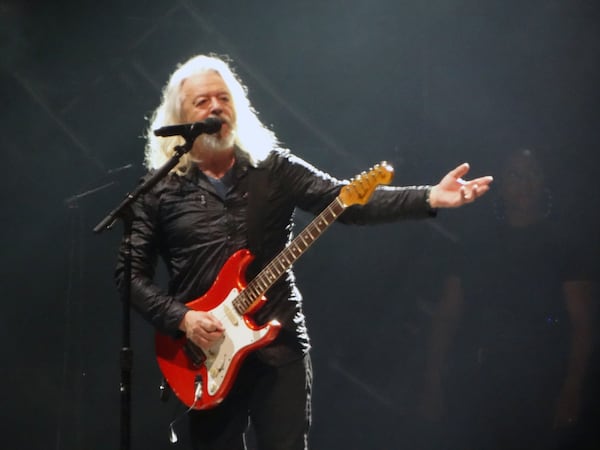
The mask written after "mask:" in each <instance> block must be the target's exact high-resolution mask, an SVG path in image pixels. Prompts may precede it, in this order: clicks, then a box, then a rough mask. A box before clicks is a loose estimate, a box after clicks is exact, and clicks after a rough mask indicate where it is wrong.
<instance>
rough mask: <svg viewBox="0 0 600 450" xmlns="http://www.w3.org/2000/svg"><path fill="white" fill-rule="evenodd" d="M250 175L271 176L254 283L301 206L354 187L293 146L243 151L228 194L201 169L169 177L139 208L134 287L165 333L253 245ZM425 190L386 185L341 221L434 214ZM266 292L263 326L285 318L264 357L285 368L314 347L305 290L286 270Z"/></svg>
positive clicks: (137, 304) (317, 208)
mask: <svg viewBox="0 0 600 450" xmlns="http://www.w3.org/2000/svg"><path fill="white" fill-rule="evenodd" d="M250 171H260V172H262V175H263V176H264V177H266V190H265V192H263V194H264V195H265V197H266V198H262V199H260V200H261V201H260V203H259V204H260V206H259V208H260V212H259V214H257V215H255V216H256V217H258V218H259V220H258V221H257V224H256V225H255V226H256V228H257V230H258V233H257V240H256V243H255V244H254V245H253V246H252V247H253V248H250V250H251V251H252V253H253V254H254V255H255V260H254V261H253V263H252V264H251V265H250V266H249V268H248V271H247V273H246V278H247V280H251V279H252V278H253V277H254V276H255V275H256V274H257V273H258V272H259V271H260V269H262V268H263V267H264V266H265V265H267V264H268V263H269V262H270V261H271V259H272V258H273V257H275V256H276V255H277V254H278V253H279V252H280V251H281V250H282V249H283V248H284V247H285V246H286V244H287V243H288V242H289V241H290V239H291V236H292V228H293V214H294V210H295V208H296V207H298V208H301V209H303V210H305V211H309V212H311V213H313V214H318V213H320V212H321V211H322V210H323V209H324V208H325V207H327V205H329V203H331V202H332V201H333V200H334V199H335V197H336V196H337V195H338V193H339V190H340V188H341V187H342V186H343V185H344V184H345V183H344V182H342V181H339V180H336V179H334V178H332V177H331V176H329V175H327V174H325V173H323V172H321V171H319V170H317V169H315V168H314V167H312V166H311V165H309V164H308V163H306V162H304V161H303V160H301V159H299V158H297V157H295V156H293V155H292V154H290V153H289V152H288V151H284V150H276V151H273V152H271V154H270V156H269V157H268V158H267V159H266V160H264V161H262V162H261V163H259V164H258V165H257V166H254V165H252V164H251V163H250V161H249V159H248V158H247V156H246V155H245V154H244V153H243V152H241V151H239V150H237V151H236V162H235V164H234V166H233V167H232V169H231V170H230V172H228V174H227V175H226V178H225V180H224V181H225V183H224V185H223V186H221V187H223V188H225V189H223V190H222V192H221V195H219V192H217V190H216V189H215V185H214V183H213V182H211V181H210V180H209V179H208V178H207V177H206V175H204V174H203V173H202V172H201V171H200V170H198V169H197V168H196V167H193V168H192V169H191V170H190V171H189V172H188V173H187V174H186V175H184V176H179V175H177V174H170V175H169V176H167V177H166V178H165V179H163V180H161V181H160V182H159V183H158V184H157V185H156V186H155V187H154V188H153V189H152V190H151V191H150V192H149V193H147V194H146V195H144V196H143V197H142V198H141V199H140V200H139V201H138V202H137V203H136V204H135V205H134V220H133V226H132V247H133V250H132V291H131V297H132V298H131V302H132V305H133V307H134V308H135V309H136V310H137V311H138V312H140V313H141V314H142V315H143V316H144V317H145V318H146V319H148V320H149V321H150V322H151V323H153V324H154V326H155V327H156V328H157V329H158V330H159V331H160V332H164V333H168V334H171V335H173V336H177V335H178V334H179V331H178V325H179V323H180V322H181V320H182V319H183V316H184V315H185V313H186V312H187V311H188V308H187V306H186V305H185V303H186V302H189V301H191V300H194V299H196V298H198V297H200V296H202V295H203V294H204V293H206V292H207V291H208V290H209V288H210V287H211V285H212V284H213V282H214V281H215V279H216V277H217V275H218V274H219V271H220V270H221V268H222V267H223V265H224V263H225V262H226V261H227V259H228V258H229V257H230V256H231V255H232V254H233V253H235V252H236V251H237V250H239V249H242V248H247V247H248V222H247V219H248V204H249V196H251V195H253V190H252V188H251V187H250V186H249V178H250V177H249V172H250ZM425 188H426V187H425V186H421V187H383V188H378V189H377V190H376V191H375V193H374V194H373V196H372V198H371V200H370V201H369V203H368V204H367V205H364V206H351V207H349V208H348V209H347V210H346V211H345V212H344V214H342V215H341V216H340V218H339V221H340V222H343V223H355V224H367V223H384V222H391V221H394V220H398V219H403V218H425V217H430V216H433V215H434V213H435V211H434V210H432V209H431V208H429V206H428V204H427V203H426V201H425ZM223 194H224V196H223ZM253 204H257V203H253ZM123 254H124V253H123V246H122V247H121V251H120V255H119V263H118V265H117V272H116V275H117V281H118V283H119V284H120V281H121V278H122V277H121V275H122V261H123ZM159 257H161V258H162V259H163V260H164V262H165V265H166V268H167V271H168V274H169V279H170V281H169V287H168V290H167V292H165V291H164V290H163V289H161V288H160V287H159V286H157V285H156V284H155V283H154V276H155V270H156V264H157V261H158V258H159ZM266 296H267V298H268V301H267V302H266V303H265V305H264V306H263V307H262V308H261V309H260V310H259V311H258V312H257V313H256V314H255V316H254V319H255V320H256V322H257V323H259V324H262V323H265V322H266V321H268V320H271V319H277V320H279V322H281V323H282V330H281V332H280V334H279V335H278V337H277V339H276V340H275V341H274V342H273V343H271V344H270V345H269V346H267V347H265V348H263V349H261V350H259V351H258V353H259V356H260V357H261V358H262V359H263V360H265V361H267V362H270V363H272V364H283V363H285V362H287V361H290V360H293V359H296V358H298V357H300V356H301V355H303V354H304V353H306V352H307V351H308V349H309V348H310V344H309V339H308V335H307V333H306V325H305V320H304V315H303V312H302V296H301V294H300V292H299V291H298V289H297V288H296V285H295V283H294V276H293V273H292V271H291V270H288V271H287V272H286V273H284V275H283V276H282V277H281V278H280V279H279V280H278V281H277V282H276V283H275V284H274V285H273V286H272V287H271V288H270V289H269V290H268V292H267V294H266Z"/></svg>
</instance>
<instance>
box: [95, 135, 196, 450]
mask: <svg viewBox="0 0 600 450" xmlns="http://www.w3.org/2000/svg"><path fill="white" fill-rule="evenodd" d="M196 137H197V136H193V137H192V136H184V139H185V144H183V145H177V146H175V147H174V151H175V153H174V154H173V156H172V157H171V159H169V160H168V161H167V162H166V163H165V164H164V165H163V166H162V167H161V168H159V169H158V170H157V171H156V172H155V173H154V174H153V175H152V176H151V177H150V178H148V179H147V180H146V181H144V182H143V183H142V184H140V185H139V186H138V187H137V188H136V189H135V190H134V191H133V192H131V193H128V194H127V195H126V196H125V199H124V200H123V201H122V202H121V204H119V205H118V206H117V207H116V208H115V209H113V210H112V211H111V212H110V213H109V214H108V215H107V216H106V217H105V218H104V219H102V220H101V221H100V222H99V223H98V225H96V226H95V227H94V233H101V232H103V231H106V230H110V229H111V228H112V227H113V225H114V224H115V222H116V221H117V219H120V220H121V221H122V222H123V245H124V261H123V286H122V290H121V301H122V308H123V313H122V314H123V320H122V330H121V334H122V341H121V342H122V345H121V352H120V367H121V383H120V389H119V390H120V395H121V398H120V400H121V433H120V437H121V446H120V448H121V450H129V448H130V445H131V371H132V367H133V351H132V350H131V347H130V345H131V344H130V342H131V325H130V323H131V319H130V310H131V309H130V305H131V255H132V244H131V228H132V225H131V224H132V221H133V213H132V211H131V205H132V204H133V202H135V200H137V199H138V198H139V197H140V196H141V195H143V194H145V193H146V192H148V191H149V190H150V189H152V187H154V186H155V185H156V184H157V183H158V182H159V181H160V180H161V179H163V178H164V177H165V176H166V175H167V174H168V173H169V172H170V171H171V169H173V168H174V167H175V166H176V165H177V164H178V163H179V160H180V159H181V157H182V156H183V155H184V154H185V153H187V152H189V151H190V150H191V148H192V145H193V143H194V140H195V139H196Z"/></svg>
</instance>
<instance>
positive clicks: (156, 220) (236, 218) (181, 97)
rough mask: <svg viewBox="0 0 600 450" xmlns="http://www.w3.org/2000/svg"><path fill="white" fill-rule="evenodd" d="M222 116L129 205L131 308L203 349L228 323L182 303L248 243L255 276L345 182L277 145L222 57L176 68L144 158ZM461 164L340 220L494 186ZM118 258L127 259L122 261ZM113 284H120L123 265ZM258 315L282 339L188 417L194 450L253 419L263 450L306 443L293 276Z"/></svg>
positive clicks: (396, 212)
mask: <svg viewBox="0 0 600 450" xmlns="http://www.w3.org/2000/svg"><path fill="white" fill-rule="evenodd" d="M208 118H216V119H219V120H220V121H221V122H222V123H223V125H222V128H221V129H220V131H219V132H218V133H216V134H214V135H202V136H200V137H199V138H198V139H196V140H195V142H194V144H193V148H192V149H191V151H190V152H189V153H187V154H185V155H183V157H182V158H181V161H180V163H179V165H178V166H177V167H176V168H175V169H174V170H173V171H172V172H171V174H169V175H168V176H167V177H166V178H165V179H164V180H162V181H161V182H160V183H159V184H158V185H157V186H156V187H155V188H154V189H153V190H152V191H151V192H150V193H148V194H147V195H145V196H144V197H143V198H142V199H140V201H139V202H137V204H136V206H135V208H134V221H133V230H132V244H133V255H132V260H133V261H132V304H133V306H134V308H135V309H136V310H138V311H139V312H140V313H141V314H142V315H143V316H144V317H146V318H147V319H148V320H149V321H150V322H151V323H152V324H153V325H154V326H155V327H156V328H157V330H158V331H159V332H161V333H167V334H170V335H172V336H174V337H177V336H181V335H183V334H185V336H186V337H187V340H188V341H190V342H192V343H193V344H195V345H196V346H198V347H200V348H201V349H203V350H207V349H209V348H210V347H211V346H212V345H214V344H215V343H216V342H217V341H218V340H219V339H222V338H223V335H224V333H225V331H226V330H225V326H224V324H223V323H222V321H221V320H219V319H218V318H217V317H215V316H214V315H212V314H210V313H209V312H204V311H196V310H192V309H190V308H189V307H187V306H186V304H185V303H186V302H189V301H191V300H193V299H196V298H198V297H200V296H201V295H203V294H204V293H205V292H207V290H208V289H209V288H210V287H211V285H212V284H213V282H214V281H215V279H216V277H217V275H218V274H219V271H220V269H221V267H222V266H223V264H224V263H225V262H226V261H227V259H228V258H229V257H230V256H231V255H232V254H233V253H234V252H235V251H237V250H239V249H242V248H249V249H250V250H251V252H252V253H253V254H254V255H255V260H254V261H253V263H252V264H251V265H250V266H249V268H248V271H247V273H246V276H247V278H248V279H249V280H250V279H252V278H253V277H254V276H255V275H256V274H257V273H258V272H259V271H260V269H262V268H263V267H264V266H265V265H266V264H267V263H268V262H269V261H270V260H271V259H272V258H273V257H274V256H275V255H277V254H278V253H279V251H280V250H281V249H283V248H284V247H285V245H286V243H287V242H288V241H289V239H290V232H291V231H290V230H291V228H292V227H291V225H292V219H293V212H294V209H295V208H296V207H298V208H301V209H303V210H306V211H310V212H312V213H314V214H318V213H320V212H321V211H322V210H323V209H324V208H325V207H326V206H327V205H329V203H331V202H332V201H333V200H334V199H335V197H336V196H337V195H338V193H339V191H340V189H341V187H342V186H343V185H344V184H345V183H343V182H341V181H338V180H336V179H334V178H332V177H330V176H328V175H327V174H325V173H323V172H320V171H318V170H317V169H315V168H314V167H312V166H310V165H309V164H307V163H306V162H304V161H302V160H301V159H299V158H297V157H295V156H293V155H292V154H291V153H289V152H288V151H286V150H283V149H281V148H280V147H279V145H278V142H277V139H276V137H275V135H274V134H273V133H272V132H271V131H270V130H268V129H267V128H266V127H264V126H263V125H262V123H261V122H260V120H259V119H258V117H257V116H256V113H255V112H254V110H253V108H252V107H251V105H250V103H249V101H248V99H247V96H246V92H245V88H244V87H243V86H242V84H241V83H240V82H239V81H238V79H237V77H236V76H235V75H234V74H233V72H232V70H231V69H230V67H229V66H228V65H227V63H225V62H224V61H223V60H221V59H219V58H216V57H212V56H203V55H201V56H196V57H194V58H192V59H190V60H189V61H187V62H186V63H184V64H183V65H181V66H180V67H179V68H178V69H177V70H176V71H175V72H174V73H173V74H172V76H171V78H170V80H169V82H168V84H167V86H166V87H165V89H164V92H163V101H162V104H161V105H160V106H159V107H158V109H157V110H156V111H155V114H154V117H153V120H152V123H151V126H150V128H149V131H148V143H147V147H146V163H147V166H148V168H149V169H157V168H158V167H160V166H161V165H162V164H163V163H164V162H165V161H167V160H168V158H169V157H170V155H171V154H172V153H171V152H172V149H173V146H174V145H176V144H181V140H178V139H179V138H177V137H175V138H168V139H165V138H156V137H155V136H153V134H152V130H154V129H156V128H159V127H161V126H165V125H171V124H177V123H191V122H199V121H203V120H206V119H208ZM468 170H469V166H468V165H467V164H463V165H460V166H459V167H457V168H456V169H454V170H452V171H451V172H450V173H448V174H447V175H446V176H445V177H444V178H443V179H442V181H441V182H440V183H439V184H437V185H435V186H431V187H430V186H422V187H410V188H399V187H396V188H385V189H383V188H382V189H377V190H376V191H375V193H374V194H373V197H372V198H371V201H370V202H369V203H368V204H367V205H365V206H361V207H351V208H348V209H347V210H346V212H345V213H344V214H343V215H342V216H341V217H340V219H339V220H340V221H341V222H345V223H382V222H390V221H394V220H399V219H404V218H425V217H430V216H433V215H435V210H436V208H441V207H457V206H461V205H463V204H465V203H469V202H472V201H473V200H475V199H476V198H477V197H479V196H481V195H483V194H484V193H485V192H487V190H488V189H489V184H490V183H491V181H492V178H491V177H482V178H477V179H475V180H472V181H464V180H463V179H462V178H461V177H462V176H464V175H465V174H466V173H467V171H468ZM122 255H123V252H121V262H122ZM159 256H160V257H162V258H163V260H164V262H165V264H166V267H167V270H168V272H169V276H170V282H169V288H168V291H167V292H164V291H163V290H161V289H160V288H159V287H158V286H157V285H155V284H154V282H153V277H154V271H155V264H156V261H157V258H158V257H159ZM121 262H120V264H119V267H118V270H117V279H118V281H119V283H120V282H121V281H122V264H121ZM266 296H267V297H268V299H269V301H268V302H267V303H266V304H265V305H264V306H263V307H262V308H261V309H260V310H258V312H257V313H256V314H255V316H254V319H255V320H256V321H257V323H259V324H263V323H266V322H267V321H270V320H272V319H277V320H278V321H279V322H280V323H281V324H282V329H281V331H280V332H279V334H278V336H277V338H276V339H275V340H274V341H273V342H272V343H271V344H269V345H267V346H266V347H264V348H261V349H258V350H257V351H256V352H254V353H252V354H251V355H250V356H249V357H248V358H247V359H246V361H245V362H244V364H243V366H242V368H241V369H240V372H239V374H238V376H237V377H236V381H235V384H234V386H233V388H232V389H231V391H230V392H229V394H228V395H227V397H226V398H225V400H224V401H223V402H222V403H221V404H219V405H218V406H217V407H214V408H210V409H206V410H200V411H198V410H194V411H191V412H190V414H189V418H190V430H191V437H192V443H193V448H194V449H228V450H235V449H243V448H245V444H244V438H243V435H244V431H245V430H246V428H247V426H248V423H249V419H250V421H251V423H252V426H253V428H254V432H255V436H256V441H257V445H258V447H259V448H260V449H261V450H265V449H273V450H275V449H276V450H285V449H305V448H307V445H308V444H307V435H308V429H309V425H310V391H311V367H310V357H309V353H308V352H309V348H310V344H309V339H308V335H307V333H306V327H305V322H304V315H303V313H302V303H301V300H302V298H301V295H300V293H299V291H298V290H297V288H296V286H295V284H294V278H293V274H292V271H291V270H288V271H286V273H285V274H284V276H282V277H281V278H280V279H279V280H278V281H277V282H275V284H274V285H273V286H272V287H271V288H270V289H269V290H268V292H267V294H266Z"/></svg>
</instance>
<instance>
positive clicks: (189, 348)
mask: <svg viewBox="0 0 600 450" xmlns="http://www.w3.org/2000/svg"><path fill="white" fill-rule="evenodd" d="M183 351H184V353H185V354H186V356H187V357H188V358H189V360H190V362H191V363H192V366H194V367H200V366H201V365H202V364H204V361H206V355H205V354H204V352H203V351H202V349H201V348H200V347H198V346H197V345H195V344H193V343H192V342H191V341H189V340H188V341H186V342H185V344H184V345H183Z"/></svg>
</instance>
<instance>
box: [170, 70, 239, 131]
mask: <svg viewBox="0 0 600 450" xmlns="http://www.w3.org/2000/svg"><path fill="white" fill-rule="evenodd" d="M181 94H182V101H181V120H182V122H183V123H191V122H201V121H203V120H205V119H207V118H208V117H216V118H218V119H220V120H221V121H222V122H223V126H222V127H221V130H220V131H219V132H218V133H217V134H215V135H212V136H208V135H203V136H201V138H202V137H206V138H210V137H212V138H216V139H217V140H226V141H231V142H233V141H232V137H233V135H234V132H235V122H236V115H235V107H234V105H233V101H232V99H231V94H230V92H229V90H228V89H227V86H226V85H225V82H224V81H223V79H222V78H221V76H220V75H219V74H218V73H216V72H205V73H201V74H197V75H193V76H191V77H189V78H186V79H185V80H184V81H183V83H182V85H181Z"/></svg>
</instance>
